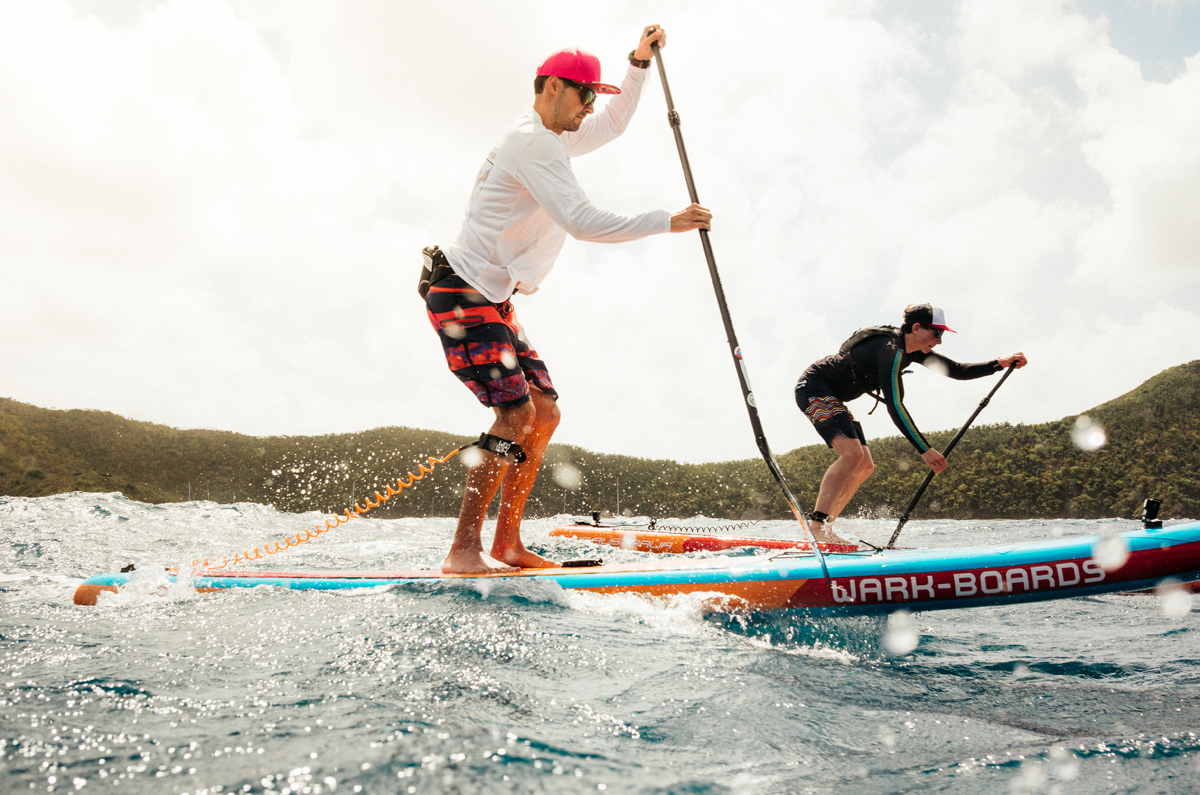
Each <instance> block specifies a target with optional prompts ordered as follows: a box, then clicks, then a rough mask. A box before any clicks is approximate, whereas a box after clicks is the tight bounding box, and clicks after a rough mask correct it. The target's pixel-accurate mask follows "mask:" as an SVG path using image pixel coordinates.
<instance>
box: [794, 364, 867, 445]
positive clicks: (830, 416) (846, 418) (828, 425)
mask: <svg viewBox="0 0 1200 795" xmlns="http://www.w3.org/2000/svg"><path fill="white" fill-rule="evenodd" d="M796 405H797V406H799V407H800V410H801V411H803V412H804V416H806V417H808V419H809V420H810V421H811V422H812V424H813V427H814V428H816V429H817V433H819V434H821V438H822V439H824V440H825V444H826V445H827V446H828V447H833V440H834V439H835V438H837V436H838V435H839V434H840V435H842V436H845V437H847V438H850V439H858V440H859V441H860V442H862V443H863V445H866V443H867V435H866V434H865V433H863V428H862V425H861V424H860V423H859V422H858V420H856V419H854V415H853V414H851V413H850V409H848V408H846V404H845V403H843V402H842V401H841V400H839V399H838V398H836V397H834V396H833V395H831V394H829V387H827V386H826V385H825V384H824V383H823V382H822V381H821V380H820V379H818V378H813V377H812V376H805V377H803V378H801V379H800V383H798V384H796Z"/></svg>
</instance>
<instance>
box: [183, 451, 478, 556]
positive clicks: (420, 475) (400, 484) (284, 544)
mask: <svg viewBox="0 0 1200 795" xmlns="http://www.w3.org/2000/svg"><path fill="white" fill-rule="evenodd" d="M473 445H474V442H472V443H471V444H468V445H463V446H462V447H460V448H458V449H457V450H454V451H452V452H451V453H450V454H449V455H447V456H446V457H445V458H434V457H433V456H430V457H429V458H428V459H427V461H428V463H429V466H428V467H426V466H425V464H421V465H420V467H419V468H418V471H417V474H415V475H414V474H413V473H412V472H408V473H407V476H408V482H407V483H405V482H404V479H403V478H396V488H392V487H391V486H390V485H389V486H387V493H386V494H380V493H379V492H378V491H376V492H375V499H374V500H372V499H371V498H370V497H367V498H366V499H365V500H364V502H365V503H366V505H359V504H358V503H357V502H356V503H354V505H353V507H350V508H347V509H346V510H345V512H344V513H342V514H334V517H333V518H332V519H326V520H325V526H324V527H321V526H320V525H313V527H312V529H311V530H305V531H304V535H301V534H300V533H296V536H295V538H291V537H288V536H286V535H285V536H284V537H283V541H269V542H267V543H266V544H263V545H262V548H261V550H260V548H259V547H255V548H254V549H253V551H251V550H245V551H243V552H241V553H238V554H235V555H234V556H233V557H232V558H231V557H229V555H224V556H222V558H221V562H220V563H215V564H214V563H210V562H209V560H208V558H205V559H204V560H193V561H192V568H193V569H208V570H210V571H213V570H218V569H224V568H226V567H227V566H236V565H237V564H239V563H249V562H250V561H252V560H262V559H263V558H265V557H266V556H267V555H274V554H276V553H278V552H282V551H284V550H285V549H290V548H292V547H297V546H300V545H301V544H303V543H304V542H305V541H311V540H312V539H314V538H316V537H317V536H319V535H321V534H322V533H328V532H329V531H330V530H333V529H334V528H335V527H337V526H338V525H343V524H345V523H346V522H349V521H350V520H351V519H355V518H357V517H359V516H362V515H363V514H365V513H367V511H369V510H371V509H372V508H378V507H379V506H380V505H381V504H382V503H385V502H387V501H388V500H390V499H391V498H392V497H395V496H396V495H397V494H399V493H400V492H402V491H404V490H405V489H407V488H412V485H413V484H414V483H416V482H417V481H418V480H423V479H424V478H425V476H426V475H428V474H431V473H432V472H433V470H434V468H436V467H437V465H438V464H444V463H446V462H447V461H449V460H450V459H451V458H453V457H454V456H456V455H458V454H459V453H461V452H462V451H463V450H465V449H467V448H468V447H472V446H473ZM272 545H274V546H273V547H272Z"/></svg>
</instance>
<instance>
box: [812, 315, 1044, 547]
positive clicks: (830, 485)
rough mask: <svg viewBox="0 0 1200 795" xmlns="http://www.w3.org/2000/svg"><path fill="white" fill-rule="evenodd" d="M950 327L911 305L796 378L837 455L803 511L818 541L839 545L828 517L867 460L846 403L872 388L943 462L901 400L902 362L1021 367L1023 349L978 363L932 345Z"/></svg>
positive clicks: (869, 466)
mask: <svg viewBox="0 0 1200 795" xmlns="http://www.w3.org/2000/svg"><path fill="white" fill-rule="evenodd" d="M947 331H951V332H952V331H954V329H952V328H950V327H949V326H947V325H946V317H945V314H944V313H943V312H942V310H941V309H940V308H938V307H936V306H933V305H932V304H914V305H912V306H909V307H907V308H906V309H905V310H904V325H902V326H900V327H899V328H896V327H895V326H871V327H868V328H865V329H859V330H858V331H857V332H855V333H854V334H853V335H852V336H851V337H850V339H848V340H846V341H845V342H844V343H842V347H841V349H840V350H839V351H838V352H837V353H835V354H834V355H832V356H826V357H825V358H824V359H821V360H820V361H818V362H814V363H813V364H812V365H811V366H809V368H808V369H807V370H805V371H804V374H803V375H801V376H800V380H799V381H798V382H797V383H796V404H797V405H798V406H799V407H800V410H801V411H803V412H804V414H805V416H807V417H808V418H809V420H811V421H812V424H813V427H814V428H816V429H817V433H819V434H821V438H822V439H824V440H825V444H827V445H829V447H831V448H833V450H834V452H836V453H837V454H838V459H837V461H834V462H833V464H832V465H831V466H830V467H829V470H828V471H827V472H826V473H825V477H824V478H822V479H821V491H820V493H819V494H818V496H817V505H816V509H815V510H814V511H813V512H812V513H811V514H809V518H810V519H811V520H812V529H813V532H814V533H815V534H816V537H817V540H818V541H820V542H822V543H831V544H845V543H849V542H848V541H846V540H845V539H842V538H839V537H838V536H837V535H835V534H834V532H833V530H832V529H831V528H830V524H831V523H832V522H833V520H834V519H836V518H837V517H838V516H839V515H840V514H841V512H842V510H843V509H844V508H845V507H846V505H848V504H849V502H850V500H851V499H853V497H854V495H855V493H856V492H857V491H858V488H859V486H861V485H862V484H863V483H864V482H865V481H866V479H867V478H868V477H870V475H871V473H872V472H873V471H875V462H874V461H873V460H872V459H871V451H870V450H869V449H867V437H866V435H865V434H864V433H863V429H862V425H860V424H859V423H858V422H857V421H856V420H855V419H854V415H852V414H851V413H850V410H849V409H848V408H846V403H847V402H849V401H851V400H854V399H855V398H857V397H861V396H863V395H866V394H872V395H873V396H875V398H876V399H877V400H880V401H882V402H883V403H884V405H886V406H887V410H888V414H890V415H891V417H892V422H894V423H895V424H896V427H897V428H899V429H900V433H901V434H903V435H904V438H906V439H908V441H909V442H911V443H912V446H913V447H915V448H917V452H918V453H920V454H921V458H922V460H924V461H925V463H926V464H927V465H928V466H929V468H930V469H932V470H933V471H934V472H938V473H940V472H942V471H943V470H945V468H946V458H945V456H943V455H942V454H941V453H940V452H938V451H937V450H935V449H934V448H933V447H931V446H930V444H929V442H928V441H926V439H925V437H924V436H922V435H921V431H920V430H918V429H917V424H916V423H915V422H914V421H913V418H912V417H911V416H910V415H909V413H908V409H906V408H905V407H904V381H903V379H904V368H906V367H907V366H908V365H910V364H913V363H914V362H915V363H918V364H923V365H925V366H926V367H932V368H934V369H936V370H940V371H942V372H944V373H945V374H946V375H948V376H950V377H951V378H953V379H955V380H958V381H968V380H970V379H973V378H982V377H983V376H985V375H991V374H992V373H996V372H999V371H1001V370H1004V369H1006V368H1008V367H1009V366H1011V365H1016V366H1017V367H1018V368H1021V367H1024V366H1025V365H1026V364H1027V363H1028V360H1027V359H1026V358H1025V354H1023V353H1014V354H1013V355H1011V356H1005V357H1003V358H1001V359H993V360H992V361H990V362H980V363H978V364H959V363H958V362H956V361H954V360H952V359H947V358H946V357H945V356H942V355H941V354H937V353H934V352H933V349H934V348H935V347H937V346H938V345H941V344H942V334H944V333H945V332H947Z"/></svg>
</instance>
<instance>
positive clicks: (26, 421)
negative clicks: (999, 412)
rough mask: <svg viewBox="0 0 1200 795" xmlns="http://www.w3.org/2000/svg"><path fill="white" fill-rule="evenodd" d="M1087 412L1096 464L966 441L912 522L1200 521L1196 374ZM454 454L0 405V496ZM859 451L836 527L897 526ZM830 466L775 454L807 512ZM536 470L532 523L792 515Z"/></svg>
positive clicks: (306, 502) (734, 467)
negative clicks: (870, 519) (862, 522)
mask: <svg viewBox="0 0 1200 795" xmlns="http://www.w3.org/2000/svg"><path fill="white" fill-rule="evenodd" d="M1084 413H1085V414H1087V415H1088V416H1089V417H1091V418H1092V419H1093V420H1094V421H1096V422H1098V423H1100V424H1101V425H1102V426H1103V427H1104V429H1105V431H1106V432H1107V437H1108V443H1107V444H1106V445H1105V446H1104V447H1103V448H1101V449H1100V450H1098V451H1095V452H1083V451H1081V450H1079V449H1078V448H1077V447H1076V446H1075V445H1074V444H1073V443H1072V441H1071V430H1072V428H1073V427H1074V423H1075V420H1076V417H1075V416H1071V417H1064V418H1063V419H1061V420H1059V421H1057V422H1049V423H1042V424H1039V425H1009V424H1006V423H1005V424H999V425H981V426H978V427H973V428H972V429H971V430H970V431H969V432H968V433H967V435H966V436H965V437H964V438H963V440H962V441H961V442H960V443H959V445H958V447H957V449H956V450H955V451H954V453H953V455H952V456H951V467H950V469H949V470H947V472H946V473H945V474H943V475H941V476H939V477H938V478H937V479H936V480H935V481H934V483H933V485H932V486H931V487H930V489H929V491H928V492H927V494H926V497H925V500H924V501H923V503H922V506H921V508H920V509H919V510H918V514H917V516H919V517H933V516H938V517H945V518H957V519H967V518H975V519H988V518H1029V517H1043V518H1097V517H1105V516H1133V515H1135V514H1136V512H1137V511H1138V510H1139V508H1140V505H1141V502H1142V500H1143V499H1145V498H1146V497H1147V496H1154V497H1157V498H1159V499H1161V500H1163V503H1164V505H1163V512H1164V515H1166V516H1177V517H1178V516H1188V517H1196V516H1200V477H1198V473H1200V361H1195V362H1190V363H1188V364H1185V365H1181V366H1179V367H1173V368H1171V369H1169V370H1166V371H1164V372H1162V373H1160V374H1159V375H1157V376H1155V377H1154V378H1152V379H1150V380H1149V381H1147V382H1146V383H1144V384H1142V385H1141V386H1140V387H1138V388H1137V389H1135V390H1133V391H1132V392H1130V393H1128V394H1126V395H1123V396H1121V397H1119V398H1117V399H1116V400H1112V401H1110V402H1108V403H1105V404H1103V405H1101V406H1097V407H1095V408H1093V409H1090V410H1088V411H1086V412H1084ZM953 434H954V431H946V432H943V433H934V434H930V441H931V442H932V443H933V444H934V445H935V446H938V447H943V446H944V445H945V444H946V443H947V442H948V441H949V440H950V438H951V437H952V436H953ZM464 441H466V440H465V439H463V438H460V437H456V436H452V435H450V434H445V433H439V432H434V431H423V430H418V429H413V428H379V429H375V430H372V431H366V432H363V433H354V434H335V435H329V436H317V437H287V436H283V437H253V436H243V435H240V434H235V433H228V432H223V431H204V430H187V431H184V430H177V429H174V428H168V427H165V426H161V425H153V424H151V423H145V422H137V421H134V420H129V419H126V418H124V417H119V416H117V415H115V414H110V413H107V412H100V411H81V410H74V411H53V410H49V409H42V408H37V407H35V406H30V405H26V404H23V403H18V402H16V401H13V400H8V399H0V493H3V494H7V495H17V496H33V497H36V496H45V495H49V494H56V493H60V492H64V491H100V492H108V491H120V492H122V493H124V494H125V495H126V496H128V497H130V498H132V499H136V500H141V501H144V502H152V503H160V502H180V501H184V500H187V499H189V498H190V499H194V500H212V501H216V502H235V501H245V502H256V503H262V504H269V505H274V506H275V507H277V508H279V509H281V510H286V511H303V510H319V511H325V512H332V511H340V510H342V509H344V508H345V507H346V506H347V505H348V504H349V503H350V502H351V499H352V496H353V497H355V498H360V499H361V498H362V496H363V494H364V492H367V491H368V490H370V491H371V492H373V491H374V490H375V489H376V488H382V486H383V484H385V483H388V482H393V483H394V481H395V479H396V478H397V477H400V476H403V475H405V473H407V472H409V471H414V472H415V471H417V470H418V467H419V465H420V464H421V463H423V462H425V461H426V460H427V457H428V456H431V455H433V456H441V455H444V454H446V453H448V452H449V451H451V450H453V449H454V448H456V447H457V446H458V445H460V444H462V443H463V442H464ZM871 450H872V454H873V455H874V458H875V461H876V472H875V474H874V475H873V476H872V478H871V479H870V480H868V481H867V483H866V485H865V486H864V487H863V488H862V490H861V491H860V492H859V494H858V497H857V498H856V501H855V503H852V504H851V506H850V509H849V510H848V513H851V514H852V513H856V512H858V513H863V514H866V515H879V516H895V515H897V514H898V513H899V512H901V511H902V510H903V509H904V506H905V505H906V504H907V502H908V500H909V499H910V498H911V496H912V494H913V493H914V492H915V490H916V488H917V486H918V485H919V484H920V482H921V480H922V478H924V476H925V472H926V471H927V470H926V469H925V467H924V465H923V464H922V463H921V461H920V459H919V458H918V457H917V456H916V454H915V452H914V451H913V449H912V448H911V447H910V446H909V445H908V443H907V442H905V441H904V440H903V439H901V438H900V437H899V436H896V437H890V438H886V439H878V440H873V441H872V443H871ZM832 460H833V453H832V452H831V451H830V450H828V449H827V448H825V447H824V446H819V445H814V446H810V447H802V448H799V449H797V450H793V451H791V452H789V453H786V454H784V455H781V456H779V464H780V467H781V468H782V469H783V471H784V473H785V475H786V477H787V479H788V482H789V484H790V485H791V487H792V489H793V491H794V492H795V493H796V496H797V498H798V499H799V500H800V502H801V504H802V505H804V506H811V505H812V504H813V502H814V501H815V499H816V489H817V487H818V485H819V483H820V478H821V476H822V474H823V473H824V471H825V468H826V467H827V466H828V465H829V463H830V462H831V461H832ZM545 469H546V471H544V472H543V475H542V477H541V478H540V479H539V482H538V485H537V487H536V488H535V490H534V492H533V494H532V495H531V497H530V504H529V508H528V511H527V513H528V514H529V515H530V516H547V515H553V514H557V513H576V514H585V513H588V512H590V511H592V510H602V511H604V512H605V513H612V512H616V511H617V509H618V500H619V507H620V512H621V513H631V514H634V515H649V516H663V517H666V516H676V517H678V516H694V515H697V514H703V515H705V516H710V517H714V518H716V517H719V518H759V517H762V516H771V515H775V514H782V513H785V512H786V510H787V506H786V505H785V504H784V502H783V499H782V497H781V496H780V495H779V491H778V488H777V487H776V486H775V484H774V482H773V481H772V480H771V477H770V474H769V472H768V471H767V468H766V465H765V464H764V463H763V462H762V461H761V460H759V459H750V460H744V461H730V462H723V463H717V464H699V465H698V464H681V463H678V462H676V461H666V460H650V459H642V458H631V457H627V456H616V455H600V454H596V453H590V452H587V451H585V450H581V449H579V448H576V447H569V446H565V445H553V446H551V448H550V450H549V451H548V453H547V457H546V465H545ZM464 472H465V470H464V469H463V467H462V465H461V464H460V463H458V461H457V460H455V461H452V462H450V463H449V464H447V465H444V466H441V467H439V468H438V470H437V471H436V472H435V473H434V474H433V475H430V476H427V477H426V478H425V480H423V481H421V482H420V483H419V484H418V485H417V486H416V487H415V488H414V489H411V490H407V491H405V492H404V495H403V496H401V497H400V498H395V499H393V500H392V501H391V502H390V503H388V504H387V505H386V506H384V507H383V508H380V509H378V510H377V511H373V512H372V515H380V516H427V515H438V516H449V515H454V514H455V513H457V508H458V502H459V499H460V495H461V487H462V480H463V475H464ZM556 475H557V477H556ZM562 484H566V485H562Z"/></svg>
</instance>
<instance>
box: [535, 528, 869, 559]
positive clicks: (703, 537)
mask: <svg viewBox="0 0 1200 795" xmlns="http://www.w3.org/2000/svg"><path fill="white" fill-rule="evenodd" d="M684 529H685V528H680V530H684ZM550 535H551V536H557V537H559V538H577V539H579V540H580V541H591V542H592V543H593V544H600V545H601V546H607V547H616V548H618V549H634V550H637V551H639V552H660V553H664V554H673V555H680V554H683V553H684V552H703V551H709V552H715V551H720V550H723V549H735V548H737V547H758V548H760V549H811V548H812V545H811V544H809V543H808V542H807V541H786V540H782V539H774V538H748V537H747V538H743V537H738V536H725V535H714V534H709V533H699V532H697V533H687V532H679V531H666V530H650V529H645V530H634V529H630V528H623V527H604V526H602V525H591V524H573V525H567V526H566V527H556V528H554V529H553V530H551V531H550ZM857 550H858V546H857V545H855V544H821V551H822V552H855V551H857Z"/></svg>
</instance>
